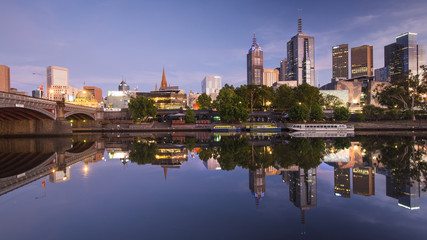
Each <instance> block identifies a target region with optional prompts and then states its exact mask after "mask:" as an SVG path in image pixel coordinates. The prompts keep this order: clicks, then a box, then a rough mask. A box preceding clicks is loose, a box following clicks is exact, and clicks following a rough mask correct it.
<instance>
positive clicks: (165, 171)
mask: <svg viewBox="0 0 427 240" xmlns="http://www.w3.org/2000/svg"><path fill="white" fill-rule="evenodd" d="M163 172H164V174H165V181H166V178H167V176H168V168H166V167H163Z"/></svg>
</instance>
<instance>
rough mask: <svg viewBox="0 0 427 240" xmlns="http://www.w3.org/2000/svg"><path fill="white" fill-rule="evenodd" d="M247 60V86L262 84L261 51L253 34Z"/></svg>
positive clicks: (262, 66) (262, 65)
mask: <svg viewBox="0 0 427 240" xmlns="http://www.w3.org/2000/svg"><path fill="white" fill-rule="evenodd" d="M246 58H247V84H248V85H262V84H263V69H264V64H263V51H262V49H261V47H260V46H259V44H258V43H257V41H256V38H255V34H254V38H253V42H252V46H251V48H250V49H249V52H248V54H247V55H246Z"/></svg>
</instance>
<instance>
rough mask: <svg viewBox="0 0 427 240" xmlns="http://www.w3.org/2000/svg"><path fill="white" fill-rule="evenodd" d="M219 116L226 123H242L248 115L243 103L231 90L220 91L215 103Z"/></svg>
mask: <svg viewBox="0 0 427 240" xmlns="http://www.w3.org/2000/svg"><path fill="white" fill-rule="evenodd" d="M215 106H216V108H217V109H218V113H219V116H220V117H221V119H222V120H224V121H226V122H242V121H246V119H248V116H249V113H248V111H247V110H246V108H245V101H244V100H243V99H242V98H241V97H239V96H237V95H236V94H235V93H234V91H233V90H231V89H224V88H223V89H221V90H220V91H219V94H218V97H217V99H216V101H215Z"/></svg>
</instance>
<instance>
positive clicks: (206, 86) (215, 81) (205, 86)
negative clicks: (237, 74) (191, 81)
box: [202, 76, 222, 99]
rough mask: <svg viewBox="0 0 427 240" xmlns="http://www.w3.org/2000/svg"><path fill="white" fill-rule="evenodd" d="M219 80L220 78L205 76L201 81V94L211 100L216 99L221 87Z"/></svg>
mask: <svg viewBox="0 0 427 240" xmlns="http://www.w3.org/2000/svg"><path fill="white" fill-rule="evenodd" d="M221 80H222V79H221V77H220V76H206V77H205V78H204V79H203V80H202V93H206V94H207V95H208V96H210V97H211V98H212V99H216V96H217V95H218V93H219V90H221V87H222V83H221Z"/></svg>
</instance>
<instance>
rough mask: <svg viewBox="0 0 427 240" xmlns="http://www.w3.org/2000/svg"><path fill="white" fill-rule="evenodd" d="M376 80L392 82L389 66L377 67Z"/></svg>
mask: <svg viewBox="0 0 427 240" xmlns="http://www.w3.org/2000/svg"><path fill="white" fill-rule="evenodd" d="M375 81H376V82H390V71H389V70H388V67H382V68H378V69H375Z"/></svg>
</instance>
